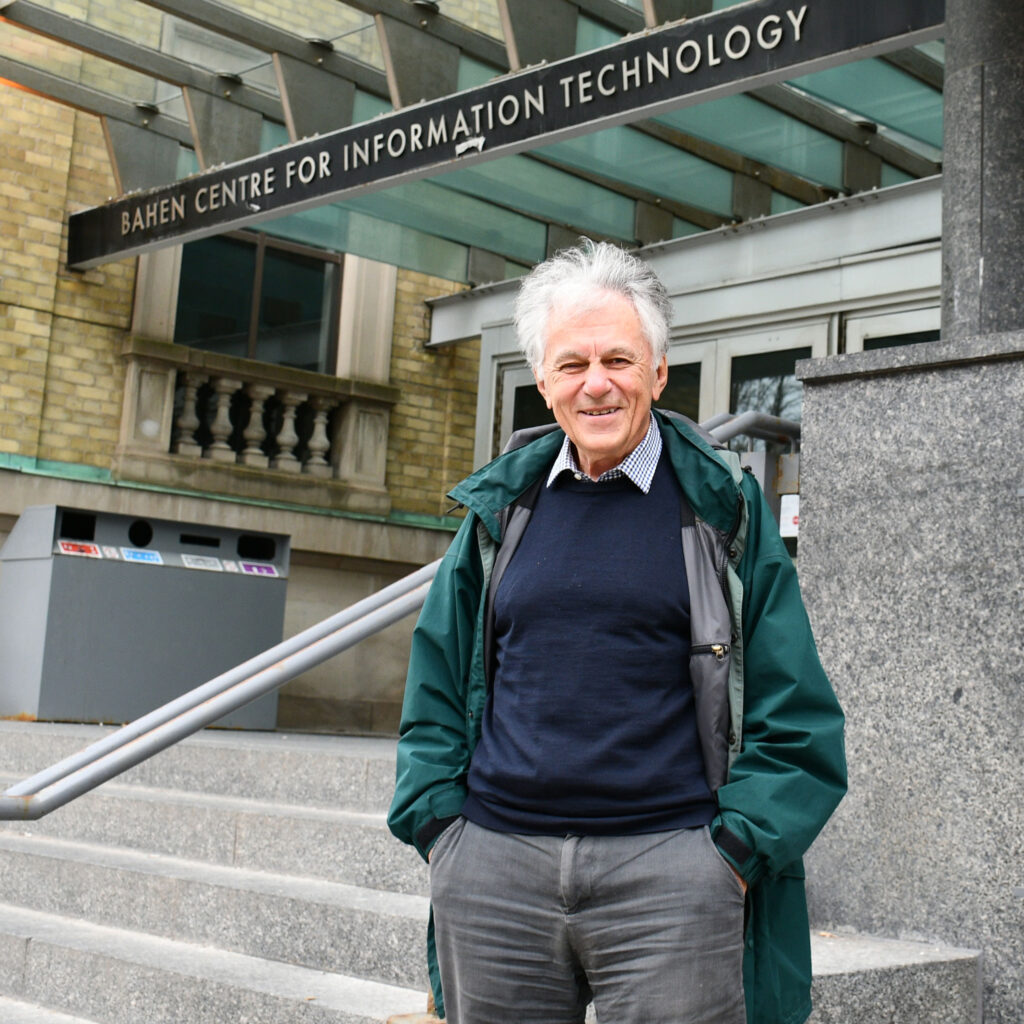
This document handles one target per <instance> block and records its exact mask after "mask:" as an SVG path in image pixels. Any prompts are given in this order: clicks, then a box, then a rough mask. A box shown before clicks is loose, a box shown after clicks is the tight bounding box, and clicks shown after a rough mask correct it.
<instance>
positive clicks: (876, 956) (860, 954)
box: [807, 932, 982, 1024]
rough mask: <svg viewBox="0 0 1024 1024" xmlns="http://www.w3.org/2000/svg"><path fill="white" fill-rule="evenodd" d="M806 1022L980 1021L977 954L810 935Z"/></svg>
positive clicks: (950, 1023)
mask: <svg viewBox="0 0 1024 1024" xmlns="http://www.w3.org/2000/svg"><path fill="white" fill-rule="evenodd" d="M811 960H812V963H813V967H814V979H813V983H812V997H813V1000H814V1011H813V1012H812V1014H811V1016H810V1018H809V1020H808V1022H807V1024H981V991H982V990H981V953H980V952H979V951H978V950H971V949H958V948H955V947H952V946H943V945H938V944H934V943H926V942H905V941H899V940H895V939H880V938H876V937H873V936H868V935H857V934H855V933H852V932H851V933H832V932H812V933H811Z"/></svg>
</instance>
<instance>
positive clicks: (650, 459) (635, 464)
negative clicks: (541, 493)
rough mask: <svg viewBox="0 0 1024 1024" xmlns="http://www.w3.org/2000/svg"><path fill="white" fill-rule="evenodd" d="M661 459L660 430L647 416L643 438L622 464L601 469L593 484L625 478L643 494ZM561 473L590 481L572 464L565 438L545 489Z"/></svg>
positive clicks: (568, 445)
mask: <svg viewBox="0 0 1024 1024" xmlns="http://www.w3.org/2000/svg"><path fill="white" fill-rule="evenodd" d="M660 456H661V431H660V430H658V425H657V424H656V423H655V422H654V417H653V416H651V421H650V423H649V424H648V427H647V433H646V434H645V435H644V439H643V440H642V441H641V442H640V443H639V444H638V445H637V446H636V447H635V448H634V449H633V450H632V451H631V452H630V453H629V455H627V456H626V457H625V458H624V459H623V460H622V462H620V463H619V464H618V465H617V466H614V467H612V468H611V469H608V470H605V472H603V473H602V474H601V475H600V476H599V477H598V478H597V480H596V481H595V482H596V483H603V482H604V481H605V480H617V479H618V478H619V477H623V476H624V477H626V478H627V479H628V480H631V481H632V482H633V483H634V484H636V486H637V487H639V488H640V490H641V491H643V492H644V494H647V493H648V492H649V491H650V489H651V482H652V481H653V480H654V471H655V469H657V467H658V459H659V457H660ZM562 473H572V474H573V476H575V477H577V479H582V478H584V477H585V478H586V479H588V480H589V479H590V477H588V476H587V475H586V474H585V473H584V472H583V471H582V470H581V469H580V467H579V463H578V462H577V461H576V453H575V452H574V451H573V447H572V442H571V441H570V440H569V438H568V437H566V438H565V440H564V441H563V442H562V447H561V450H560V451H559V453H558V458H557V459H555V464H554V465H553V466H552V467H551V472H550V473H549V474H548V483H547V485H548V487H550V486H551V485H552V484H553V483H554V482H555V480H557V479H558V477H559V476H561V474H562Z"/></svg>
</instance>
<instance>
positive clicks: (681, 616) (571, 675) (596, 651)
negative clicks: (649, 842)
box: [463, 458, 715, 835]
mask: <svg viewBox="0 0 1024 1024" xmlns="http://www.w3.org/2000/svg"><path fill="white" fill-rule="evenodd" d="M680 500H681V494H680V490H679V484H678V482H677V481H676V479H675V476H674V475H673V473H672V471H671V468H670V467H669V465H668V463H667V460H666V459H664V458H662V459H661V461H660V462H659V465H658V468H657V471H656V472H655V476H654V481H653V483H652V485H651V490H650V492H649V493H648V494H646V495H645V494H643V492H642V491H640V490H639V489H638V488H637V487H636V486H635V485H634V484H633V483H631V482H630V481H629V480H626V479H619V480H613V481H606V482H604V483H599V484H598V483H592V482H590V481H588V480H586V479H584V480H576V479H574V478H573V477H572V475H571V474H563V475H562V476H561V477H560V478H559V480H558V481H557V482H556V483H555V485H554V486H553V487H551V488H547V487H544V488H542V489H541V493H540V495H539V497H538V499H537V503H536V506H535V508H534V512H533V516H532V518H531V520H530V524H529V526H528V527H527V530H526V532H525V534H524V535H523V538H522V540H521V541H520V544H519V547H518V549H517V550H516V553H515V555H514V556H513V558H512V560H511V561H510V563H509V565H508V568H507V569H506V571H505V574H504V576H503V577H502V579H501V582H500V584H499V586H498V591H497V594H496V595H495V607H494V613H495V639H496V644H497V668H496V671H495V677H494V686H493V689H492V692H491V693H490V695H489V697H488V702H487V707H486V711H485V715H484V721H483V723H482V734H481V739H480V742H479V744H478V746H477V748H476V750H475V751H474V753H473V758H472V762H471V764H470V771H469V778H468V788H469V797H468V799H467V801H466V804H465V807H464V808H463V814H465V816H466V817H467V818H469V819H470V820H471V821H474V822H476V823H477V824H479V825H483V826H485V827H487V828H493V829H497V830H499V831H508V832H520V833H528V834H530V833H532V834H546V835H566V834H580V835H586V834H592V835H625V834H632V833H638V832H656V831H661V830H664V829H671V828H685V827H694V826H698V825H705V824H708V823H709V822H710V821H711V819H712V817H713V816H714V813H715V803H714V799H713V797H712V795H711V793H710V792H709V790H708V788H707V784H706V783H705V781H704V767H703V761H702V758H701V754H700V745H699V742H698V739H697V727H696V718H695V715H694V707H693V690H692V687H691V685H690V678H689V672H688V669H687V659H688V656H689V649H690V617H689V605H690V602H689V591H688V589H687V585H686V571H685V567H684V565H683V555H682V547H681V543H680Z"/></svg>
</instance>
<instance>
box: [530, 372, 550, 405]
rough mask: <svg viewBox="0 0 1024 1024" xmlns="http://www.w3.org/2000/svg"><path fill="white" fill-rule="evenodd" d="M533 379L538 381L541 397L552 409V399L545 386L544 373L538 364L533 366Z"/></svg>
mask: <svg viewBox="0 0 1024 1024" xmlns="http://www.w3.org/2000/svg"><path fill="white" fill-rule="evenodd" d="M532 370H533V379H534V380H535V381H536V382H537V390H538V391H539V392H540V395H541V398H543V399H544V404H545V405H546V406H547V407H548V408H549V409H550V408H551V399H550V398H549V397H548V392H547V389H546V388H545V386H544V375H543V373H542V372H541V371H540V369H538V368H537V367H536V366H534V367H532Z"/></svg>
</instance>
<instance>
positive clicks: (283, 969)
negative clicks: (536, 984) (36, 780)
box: [0, 904, 427, 1024]
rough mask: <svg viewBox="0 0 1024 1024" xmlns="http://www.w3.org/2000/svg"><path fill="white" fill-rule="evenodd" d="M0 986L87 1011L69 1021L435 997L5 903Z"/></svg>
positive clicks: (347, 1018)
mask: <svg viewBox="0 0 1024 1024" xmlns="http://www.w3.org/2000/svg"><path fill="white" fill-rule="evenodd" d="M0 989H2V990H3V991H4V992H7V993H9V994H10V995H11V996H12V997H13V998H14V999H16V1000H24V1001H27V1002H32V1003H36V1004H39V1005H41V1006H46V1007H51V1008H53V1010H55V1011H61V1012H63V1013H67V1014H76V1015H80V1016H79V1017H78V1018H72V1020H71V1021H65V1024H72V1022H76V1024H77V1022H80V1024H93V1022H95V1024H186V1022H187V1024H226V1022H230V1024H383V1022H384V1021H386V1020H387V1019H388V1018H389V1017H391V1016H395V1015H401V1014H412V1013H417V1012H422V1011H423V1009H424V1007H425V1005H426V998H427V997H426V994H425V992H423V991H416V990H411V989H408V988H403V987H398V986H392V985H382V984H380V983H378V982H373V981H364V980H361V979H358V978H352V977H345V976H344V975H341V974H336V973H329V972H324V971H316V970H310V969H308V968H304V967H296V966H293V965H289V964H283V963H279V962H275V961H272V960H265V959H260V958H256V957H250V956H244V955H241V954H238V953H232V952H226V951H224V950H219V949H213V948H209V947H202V946H197V945H192V944H189V943H186V942H181V941H175V940H171V939H166V938H159V937H156V936H152V935H143V934H140V933H138V932H131V931H125V930H121V929H117V928H110V927H104V926H102V925H97V924H93V923H89V922H85V921H75V920H70V919H68V918H63V917H60V916H55V915H52V914H46V913H40V912H38V911H33V910H26V909H24V908H21V907H14V906H4V905H2V904H0ZM82 1018H87V1022H86V1021H84V1020H83V1019H82ZM0 1019H2V1020H4V1021H5V1024H6V1020H7V1018H0ZM28 1019H29V1020H30V1021H31V1020H33V1018H28ZM39 1020H41V1021H43V1022H46V1024H49V1018H46V1017H43V1018H39ZM60 1021H61V1018H59V1017H58V1018H55V1019H54V1020H53V1024H59V1022H60Z"/></svg>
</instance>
